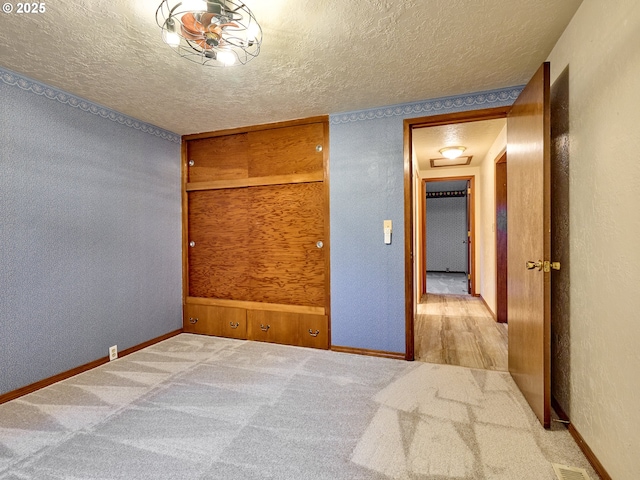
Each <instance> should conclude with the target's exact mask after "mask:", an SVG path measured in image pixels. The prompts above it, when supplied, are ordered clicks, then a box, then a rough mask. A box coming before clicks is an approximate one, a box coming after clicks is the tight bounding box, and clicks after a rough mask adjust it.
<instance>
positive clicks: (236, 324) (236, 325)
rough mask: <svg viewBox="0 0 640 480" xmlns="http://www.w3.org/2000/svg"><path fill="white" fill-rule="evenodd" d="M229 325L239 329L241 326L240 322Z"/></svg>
mask: <svg viewBox="0 0 640 480" xmlns="http://www.w3.org/2000/svg"><path fill="white" fill-rule="evenodd" d="M229 325H230V326H231V328H234V329H235V328H238V327H239V326H240V324H239V323H238V322H236V323H233V322H229Z"/></svg>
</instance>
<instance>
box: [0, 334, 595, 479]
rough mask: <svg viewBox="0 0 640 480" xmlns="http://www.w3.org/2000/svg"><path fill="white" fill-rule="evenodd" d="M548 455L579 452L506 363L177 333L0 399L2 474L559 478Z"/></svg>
mask: <svg viewBox="0 0 640 480" xmlns="http://www.w3.org/2000/svg"><path fill="white" fill-rule="evenodd" d="M550 462H555V463H562V464H566V465H573V466H579V467H583V468H589V467H588V464H587V461H586V460H585V458H584V457H583V456H582V454H581V453H580V451H579V450H578V447H577V446H576V445H575V443H574V442H573V440H572V439H571V437H570V436H569V434H568V432H567V431H566V430H565V429H564V428H563V427H559V428H558V429H557V430H553V431H545V430H544V429H543V428H541V427H540V425H539V424H538V421H537V420H536V419H535V417H534V416H533V414H532V413H531V411H530V410H529V409H528V407H527V406H526V404H525V403H524V400H523V398H522V397H521V395H520V393H519V392H518V391H517V390H516V388H515V386H514V383H513V382H512V381H511V378H510V377H509V375H508V374H505V373H500V372H490V371H483V370H472V369H467V368H463V367H455V366H448V365H431V364H425V363H418V362H415V363H413V362H403V361H398V360H390V359H383V358H374V357H365V356H358V355H349V354H341V353H335V352H330V351H322V350H312V349H303V348H297V347H288V346H281V345H273V344H263V343H257V342H247V341H239V340H229V339H222V338H215V337H205V336H196V335H189V334H181V335H179V336H177V337H173V338H171V339H169V340H166V341H164V342H162V343H159V344H157V345H154V346H152V347H149V348H147V349H145V350H142V351H140V352H137V353H135V354H132V355H129V356H127V357H124V358H121V359H119V360H116V361H114V362H111V363H109V364H107V365H104V366H102V367H99V368H97V369H94V370H91V371H89V372H86V373H84V374H81V375H78V376H76V377H73V378H70V379H68V380H65V381H64V382H60V383H58V384H55V385H52V386H50V387H47V388H45V389H43V390H40V391H38V392H35V393H33V394H31V395H28V396H25V397H22V398H20V399H17V400H14V401H12V402H8V403H6V404H4V405H0V478H1V479H11V480H25V479H37V480H60V479H74V480H79V479H83V480H87V479H327V480H328V479H332V480H334V479H350V480H351V479H425V478H429V479H445V478H457V479H504V480H507V479H508V480H513V479H555V478H556V477H555V475H554V473H553V469H552V467H551V464H550ZM589 472H590V475H591V476H592V478H593V479H594V480H595V479H596V478H597V477H596V476H595V474H594V473H593V472H592V470H591V469H590V468H589Z"/></svg>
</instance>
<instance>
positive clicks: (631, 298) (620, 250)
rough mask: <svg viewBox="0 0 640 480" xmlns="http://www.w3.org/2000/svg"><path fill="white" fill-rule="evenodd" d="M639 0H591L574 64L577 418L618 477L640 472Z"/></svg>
mask: <svg viewBox="0 0 640 480" xmlns="http://www.w3.org/2000/svg"><path fill="white" fill-rule="evenodd" d="M638 45H640V3H638V2H637V0H614V1H610V2H602V1H595V0H585V1H584V2H583V3H582V5H581V7H580V8H579V10H578V12H577V13H576V15H575V16H574V18H573V20H572V21H571V23H570V24H569V26H568V27H567V30H566V31H565V32H564V34H563V35H562V37H561V38H560V40H559V41H558V43H557V44H556V46H555V47H554V49H553V51H552V52H551V54H550V56H549V60H550V62H551V82H552V83H554V82H555V81H556V80H557V79H558V78H559V77H560V76H561V74H562V73H563V72H564V71H565V70H566V69H567V67H568V68H569V70H568V77H569V78H568V92H569V139H568V143H569V163H570V171H569V190H570V192H569V205H570V206H569V208H570V225H569V228H570V232H571V237H570V238H571V241H570V249H569V250H570V256H571V271H570V292H569V293H570V315H571V317H570V327H571V339H570V348H571V356H570V362H571V363H570V381H571V385H570V411H571V421H572V423H573V424H574V425H575V427H576V429H577V430H578V431H579V432H580V433H581V434H582V436H583V437H584V439H585V440H586V442H587V443H588V444H589V446H590V447H591V449H592V450H593V452H594V453H595V455H596V456H597V457H598V458H599V460H600V461H601V462H602V463H603V465H604V467H605V468H606V469H607V470H608V472H609V474H610V475H611V476H612V477H613V478H615V479H616V480H630V479H635V478H638V471H639V470H640V456H638V445H640V408H638V393H639V391H640V390H639V386H640V348H639V345H640V321H639V320H638V319H639V313H638V312H640V295H638V287H639V286H640V273H639V272H640V249H638V245H637V243H638V238H640V215H638V212H637V208H638V206H639V205H640V162H638V159H637V158H636V156H635V155H634V152H637V151H639V150H640V135H638V125H639V124H640V109H639V108H638V105H640V90H639V89H638V79H639V78H640V49H639V48H638Z"/></svg>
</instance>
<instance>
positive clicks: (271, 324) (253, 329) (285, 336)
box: [247, 310, 298, 345]
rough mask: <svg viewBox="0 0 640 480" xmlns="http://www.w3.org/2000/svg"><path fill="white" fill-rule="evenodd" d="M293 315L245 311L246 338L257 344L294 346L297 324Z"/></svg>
mask: <svg viewBox="0 0 640 480" xmlns="http://www.w3.org/2000/svg"><path fill="white" fill-rule="evenodd" d="M292 317H295V315H292V314H290V313H281V312H265V311H262V310H247V338H248V339H249V340H257V341H259V342H272V343H283V344H285V345H296V339H297V336H298V324H297V322H296V319H295V318H292Z"/></svg>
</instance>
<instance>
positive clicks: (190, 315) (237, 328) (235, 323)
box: [184, 304, 247, 339]
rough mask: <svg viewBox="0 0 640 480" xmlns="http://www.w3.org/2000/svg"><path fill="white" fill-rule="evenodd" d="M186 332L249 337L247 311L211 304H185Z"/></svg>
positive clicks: (241, 337)
mask: <svg viewBox="0 0 640 480" xmlns="http://www.w3.org/2000/svg"><path fill="white" fill-rule="evenodd" d="M184 332H185V333H200V334H204V335H215V336H218V337H229V338H240V339H244V338H247V311H246V310H244V309H241V308H228V307H215V306H211V305H192V304H187V305H185V306H184Z"/></svg>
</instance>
